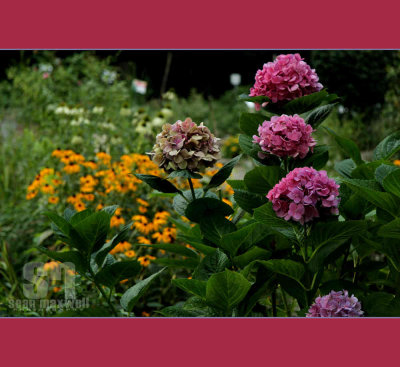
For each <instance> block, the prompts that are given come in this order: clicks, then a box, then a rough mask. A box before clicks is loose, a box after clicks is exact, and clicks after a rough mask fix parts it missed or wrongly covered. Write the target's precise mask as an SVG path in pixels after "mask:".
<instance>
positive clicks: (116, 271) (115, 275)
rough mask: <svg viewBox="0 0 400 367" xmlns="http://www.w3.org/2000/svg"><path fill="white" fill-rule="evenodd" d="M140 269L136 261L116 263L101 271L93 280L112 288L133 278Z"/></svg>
mask: <svg viewBox="0 0 400 367" xmlns="http://www.w3.org/2000/svg"><path fill="white" fill-rule="evenodd" d="M141 269H142V267H141V266H140V264H139V263H138V262H137V261H136V260H129V261H118V262H115V263H114V264H111V265H109V266H107V267H105V268H103V269H101V270H100V271H99V272H98V273H97V274H96V275H95V278H94V279H95V281H96V282H97V283H100V284H104V285H105V286H107V287H109V288H112V287H114V286H115V285H116V284H117V283H118V282H119V281H121V280H123V279H127V278H132V277H134V276H135V275H137V274H138V273H139V272H140V270H141Z"/></svg>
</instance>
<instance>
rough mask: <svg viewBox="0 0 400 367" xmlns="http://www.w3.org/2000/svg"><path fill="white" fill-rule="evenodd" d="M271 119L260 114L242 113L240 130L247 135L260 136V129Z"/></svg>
mask: <svg viewBox="0 0 400 367" xmlns="http://www.w3.org/2000/svg"><path fill="white" fill-rule="evenodd" d="M265 120H269V117H267V116H264V115H261V114H259V113H242V114H241V115H240V117H239V126H240V130H241V131H242V132H243V133H245V134H246V135H249V136H251V137H252V136H253V135H257V134H258V127H259V126H260V125H262V123H263V122H264V121H265Z"/></svg>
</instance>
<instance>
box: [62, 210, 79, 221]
mask: <svg viewBox="0 0 400 367" xmlns="http://www.w3.org/2000/svg"><path fill="white" fill-rule="evenodd" d="M75 213H76V210H75V209H71V208H66V209H65V210H64V213H63V217H64V219H65V220H66V221H67V222H69V221H70V220H71V218H72V217H73V216H74V215H75Z"/></svg>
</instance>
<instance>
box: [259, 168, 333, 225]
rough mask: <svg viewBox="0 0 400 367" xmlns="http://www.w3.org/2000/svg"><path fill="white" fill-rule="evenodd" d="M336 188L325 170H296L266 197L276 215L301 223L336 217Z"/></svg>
mask: <svg viewBox="0 0 400 367" xmlns="http://www.w3.org/2000/svg"><path fill="white" fill-rule="evenodd" d="M338 195H339V185H338V184H337V183H336V182H335V180H333V179H331V178H329V177H328V175H327V173H326V171H317V170H315V169H314V168H311V167H301V168H295V169H294V170H293V171H291V172H289V173H288V174H287V175H286V177H284V178H283V179H282V180H280V181H279V183H277V184H276V185H275V186H274V187H273V188H272V189H271V190H270V191H269V192H268V194H267V198H268V199H269V200H270V201H271V202H272V207H273V209H274V211H275V213H276V215H277V216H278V217H280V218H285V220H290V219H292V220H294V221H296V222H300V223H301V224H304V223H307V222H309V221H311V220H312V219H314V218H318V217H321V216H324V215H329V214H339V210H338V206H339V202H340V198H339V197H338Z"/></svg>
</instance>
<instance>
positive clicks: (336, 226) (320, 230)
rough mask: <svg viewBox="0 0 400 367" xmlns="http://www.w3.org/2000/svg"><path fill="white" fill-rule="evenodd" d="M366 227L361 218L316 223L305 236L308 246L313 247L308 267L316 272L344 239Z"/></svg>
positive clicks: (358, 233) (357, 233) (356, 234)
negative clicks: (307, 235)
mask: <svg viewBox="0 0 400 367" xmlns="http://www.w3.org/2000/svg"><path fill="white" fill-rule="evenodd" d="M366 228H367V227H366V222H365V221H361V220H349V221H346V222H326V223H318V224H317V225H316V226H315V227H314V228H313V230H312V231H311V234H310V236H309V237H308V238H307V241H308V242H309V243H310V246H311V247H312V248H314V249H315V250H314V251H313V252H312V254H311V256H310V258H309V259H308V261H307V262H308V267H309V269H310V270H311V271H312V272H314V273H315V272H317V271H318V270H319V269H320V268H321V266H322V265H323V264H324V261H325V259H326V258H327V257H328V256H329V255H330V254H331V253H332V252H333V251H335V250H336V249H337V248H339V247H340V246H341V245H342V244H343V243H344V242H345V241H346V240H348V239H350V238H352V237H353V236H358V235H360V234H362V233H363V232H365V231H366Z"/></svg>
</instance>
